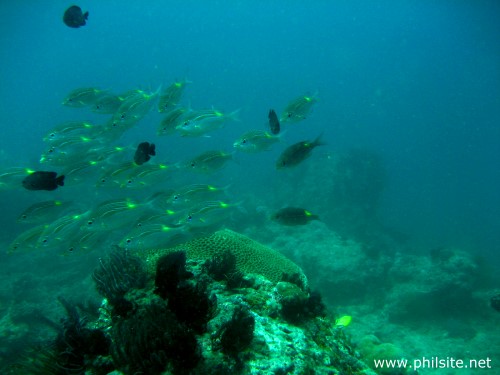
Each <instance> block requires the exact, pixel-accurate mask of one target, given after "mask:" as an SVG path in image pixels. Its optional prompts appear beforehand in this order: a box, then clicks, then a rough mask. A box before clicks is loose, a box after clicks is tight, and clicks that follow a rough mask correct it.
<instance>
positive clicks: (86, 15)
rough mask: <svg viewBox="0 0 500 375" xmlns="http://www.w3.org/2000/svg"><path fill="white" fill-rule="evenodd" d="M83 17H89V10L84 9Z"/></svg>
mask: <svg viewBox="0 0 500 375" xmlns="http://www.w3.org/2000/svg"><path fill="white" fill-rule="evenodd" d="M83 18H84V19H85V20H88V19H89V11H86V12H85V13H83Z"/></svg>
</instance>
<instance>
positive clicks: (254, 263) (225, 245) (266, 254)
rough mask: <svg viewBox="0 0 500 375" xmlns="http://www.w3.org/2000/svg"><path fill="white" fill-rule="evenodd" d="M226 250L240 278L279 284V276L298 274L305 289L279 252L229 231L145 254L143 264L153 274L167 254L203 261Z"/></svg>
mask: <svg viewBox="0 0 500 375" xmlns="http://www.w3.org/2000/svg"><path fill="white" fill-rule="evenodd" d="M227 250H230V251H231V252H232V253H233V254H234V256H235V257H236V269H237V270H238V271H240V272H242V273H244V274H248V273H257V274H260V275H263V276H265V277H266V278H267V279H268V280H270V281H273V282H278V281H280V280H281V279H282V278H283V274H299V275H301V278H302V280H303V284H304V285H307V279H306V277H305V275H304V273H303V272H302V270H301V269H300V268H299V267H298V266H297V265H296V264H294V263H293V262H292V261H290V260H289V259H287V258H286V257H285V256H283V255H282V254H280V253H279V252H277V251H275V250H273V249H270V248H268V247H266V246H264V245H261V244H260V243H258V242H256V241H254V240H252V239H250V238H248V237H246V236H243V235H242V234H239V233H236V232H233V231H231V230H229V229H224V230H220V231H217V232H215V233H213V234H211V235H209V236H205V237H199V238H196V239H194V240H191V241H188V242H186V243H184V244H180V245H178V246H175V247H172V248H167V249H153V250H149V251H147V252H146V262H147V264H148V265H149V269H150V271H151V272H153V271H154V269H155V268H154V267H155V265H156V263H157V260H158V258H160V257H161V256H163V255H165V254H168V253H172V252H176V251H185V252H186V256H187V259H188V260H197V261H206V260H208V259H210V258H212V257H213V256H215V255H222V254H224V253H225V252H226V251H227Z"/></svg>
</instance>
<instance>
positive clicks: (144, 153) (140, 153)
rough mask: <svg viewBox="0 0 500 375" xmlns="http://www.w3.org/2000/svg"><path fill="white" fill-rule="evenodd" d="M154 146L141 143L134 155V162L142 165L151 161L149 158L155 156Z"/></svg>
mask: <svg viewBox="0 0 500 375" xmlns="http://www.w3.org/2000/svg"><path fill="white" fill-rule="evenodd" d="M155 155H156V151H155V144H154V143H149V142H142V143H140V144H139V146H137V150H136V151H135V155H134V162H135V164H137V165H141V164H144V163H145V162H147V161H149V159H151V156H155Z"/></svg>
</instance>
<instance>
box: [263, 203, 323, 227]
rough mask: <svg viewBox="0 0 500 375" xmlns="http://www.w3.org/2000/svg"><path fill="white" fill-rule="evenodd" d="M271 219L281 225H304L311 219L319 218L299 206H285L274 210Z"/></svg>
mask: <svg viewBox="0 0 500 375" xmlns="http://www.w3.org/2000/svg"><path fill="white" fill-rule="evenodd" d="M271 219H273V220H274V221H276V222H278V223H280V224H283V225H289V226H294V225H305V224H307V223H309V222H310V221H311V220H319V217H318V215H314V214H312V213H310V212H309V211H307V210H305V209H303V208H299V207H285V208H282V209H281V210H279V211H277V212H275V213H274V214H273V215H272V216H271Z"/></svg>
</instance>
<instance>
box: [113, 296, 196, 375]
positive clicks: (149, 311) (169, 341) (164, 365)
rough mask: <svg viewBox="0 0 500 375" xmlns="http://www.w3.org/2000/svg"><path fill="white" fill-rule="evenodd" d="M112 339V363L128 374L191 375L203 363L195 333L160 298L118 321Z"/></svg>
mask: <svg viewBox="0 0 500 375" xmlns="http://www.w3.org/2000/svg"><path fill="white" fill-rule="evenodd" d="M112 335H113V346H112V350H111V354H112V357H113V362H114V363H115V365H116V366H117V367H118V368H119V369H120V370H121V371H123V372H124V373H126V374H150V375H156V374H161V373H163V372H164V371H166V370H169V371H171V372H173V373H174V374H189V372H190V371H191V370H192V369H193V368H194V367H196V366H197V364H198V362H199V361H200V359H201V354H200V348H199V346H198V342H197V341H196V337H195V335H194V332H193V331H192V330H190V329H188V328H187V327H186V326H185V325H183V324H182V323H179V322H178V321H177V319H176V317H175V316H174V315H173V313H172V312H170V311H169V309H168V308H167V305H166V304H165V302H164V301H162V300H161V299H159V298H158V297H156V299H153V300H152V301H151V303H149V304H147V305H142V306H141V307H140V308H138V309H137V311H135V312H134V314H133V315H132V316H130V317H128V318H127V319H119V320H118V321H117V322H116V323H115V324H114V325H113V329H112Z"/></svg>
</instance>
